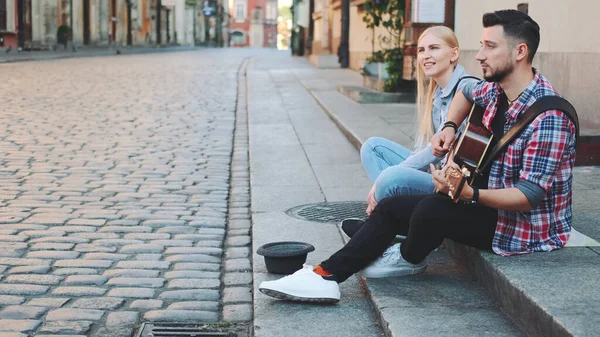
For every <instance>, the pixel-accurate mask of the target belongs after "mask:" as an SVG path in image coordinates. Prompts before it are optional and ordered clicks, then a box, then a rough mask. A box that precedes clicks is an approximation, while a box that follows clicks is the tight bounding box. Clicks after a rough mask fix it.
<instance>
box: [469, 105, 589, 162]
mask: <svg viewBox="0 0 600 337" xmlns="http://www.w3.org/2000/svg"><path fill="white" fill-rule="evenodd" d="M548 110H559V111H562V112H563V113H564V114H565V115H567V117H569V119H570V120H571V121H572V122H573V124H575V130H576V132H577V133H576V136H575V143H576V144H577V141H578V140H579V118H578V117H577V112H576V111H575V108H574V107H573V105H571V103H569V101H567V100H566V99H564V98H562V97H559V96H543V97H542V98H540V99H538V100H537V101H535V103H533V104H532V105H531V106H530V107H529V108H528V109H527V111H525V113H524V114H523V116H522V117H521V119H519V120H518V121H517V123H515V125H513V126H512V127H511V128H510V130H508V132H507V133H506V134H505V135H504V136H502V138H500V140H499V141H498V142H497V143H496V145H495V146H494V147H493V148H492V149H491V150H490V154H489V156H487V158H486V159H485V161H484V162H483V164H482V165H481V166H480V167H478V168H477V170H476V171H475V174H479V173H481V172H484V171H485V170H486V169H487V168H488V167H489V166H490V165H491V164H492V162H493V161H494V159H495V158H496V157H497V156H498V155H499V154H500V153H501V152H503V151H504V150H505V148H506V147H507V146H508V145H509V144H510V143H511V142H512V141H513V140H514V139H515V138H516V137H518V136H519V135H520V134H521V132H523V130H525V128H526V127H527V126H528V125H529V124H530V123H531V122H532V121H533V120H534V119H535V118H536V117H537V116H539V115H540V114H541V113H543V112H546V111H548Z"/></svg>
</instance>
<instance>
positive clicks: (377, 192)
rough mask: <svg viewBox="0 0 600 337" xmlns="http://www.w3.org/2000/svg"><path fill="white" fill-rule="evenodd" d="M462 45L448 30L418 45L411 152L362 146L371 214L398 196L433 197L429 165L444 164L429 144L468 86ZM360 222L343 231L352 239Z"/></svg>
mask: <svg viewBox="0 0 600 337" xmlns="http://www.w3.org/2000/svg"><path fill="white" fill-rule="evenodd" d="M458 56H459V49H458V39H457V38H456V35H455V34H454V32H453V31H452V30H451V29H450V28H448V27H444V26H434V27H430V28H428V29H427V30H425V31H424V32H423V33H422V34H421V36H419V39H418V42H417V63H418V67H417V104H418V106H417V135H416V142H415V147H414V149H413V151H412V152H411V151H410V150H409V149H407V148H405V147H403V146H402V145H399V144H396V143H394V142H392V141H390V140H387V139H384V138H380V137H372V138H369V139H367V141H366V142H365V143H364V144H363V146H362V148H361V150H360V155H361V161H362V164H363V166H364V168H365V170H366V171H367V174H368V176H369V178H370V179H371V181H373V187H372V188H371V190H370V191H369V194H368V196H367V202H368V208H367V214H369V215H370V214H371V211H372V210H373V209H374V208H375V206H376V205H377V203H378V202H379V201H381V200H382V199H384V198H387V197H391V196H395V195H415V194H429V193H432V192H433V190H434V188H435V186H434V185H433V182H432V179H431V175H430V174H429V173H428V172H427V170H428V168H429V164H432V163H433V164H435V163H437V162H439V161H440V160H442V158H439V157H436V156H434V155H433V153H432V150H431V144H430V143H429V139H431V137H432V136H433V135H434V134H435V133H436V132H438V131H440V130H441V129H442V128H443V127H444V123H445V122H446V118H447V117H448V108H449V107H450V102H452V98H453V97H454V95H455V94H456V93H457V92H458V91H459V90H460V89H461V88H462V87H464V86H465V85H466V84H467V83H470V82H476V81H477V79H476V78H474V77H472V76H468V74H467V73H466V71H465V68H464V67H463V66H461V65H459V64H458V63H457V61H458ZM362 222H363V221H362V220H359V219H346V220H344V221H343V222H342V228H343V229H344V231H345V232H346V234H348V235H349V236H352V234H353V233H354V232H355V231H356V230H358V228H359V227H360V225H362Z"/></svg>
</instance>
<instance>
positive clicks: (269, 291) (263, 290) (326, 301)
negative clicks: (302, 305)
mask: <svg viewBox="0 0 600 337" xmlns="http://www.w3.org/2000/svg"><path fill="white" fill-rule="evenodd" d="M258 290H260V292H261V293H263V294H265V295H267V296H271V297H274V298H278V299H280V300H287V301H294V302H307V303H324V304H335V303H338V302H339V301H340V299H339V298H334V297H302V296H295V295H291V294H287V293H284V292H281V291H277V290H273V289H267V288H259V289H258Z"/></svg>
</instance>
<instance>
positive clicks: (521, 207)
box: [461, 186, 532, 212]
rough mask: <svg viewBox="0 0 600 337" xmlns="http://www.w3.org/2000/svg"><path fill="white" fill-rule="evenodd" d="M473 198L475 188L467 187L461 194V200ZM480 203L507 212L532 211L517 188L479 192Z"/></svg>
mask: <svg viewBox="0 0 600 337" xmlns="http://www.w3.org/2000/svg"><path fill="white" fill-rule="evenodd" d="M465 189H466V191H465ZM463 196H464V197H463ZM472 198H473V188H472V187H471V186H468V188H467V187H466V186H465V188H463V193H461V199H465V200H470V199H472ZM479 203H480V204H482V205H484V206H487V207H491V208H495V209H502V210H506V211H519V212H528V211H531V209H532V207H531V204H530V203H529V200H528V199H527V197H526V196H525V194H523V192H521V190H519V189H518V188H516V187H512V188H502V189H498V190H479Z"/></svg>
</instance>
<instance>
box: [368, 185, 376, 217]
mask: <svg viewBox="0 0 600 337" xmlns="http://www.w3.org/2000/svg"><path fill="white" fill-rule="evenodd" d="M375 206H377V200H375V184H373V187H371V190H370V191H369V194H368V195H367V215H369V216H370V215H371V212H373V210H374V209H375Z"/></svg>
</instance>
